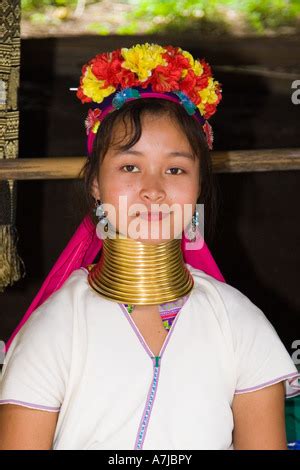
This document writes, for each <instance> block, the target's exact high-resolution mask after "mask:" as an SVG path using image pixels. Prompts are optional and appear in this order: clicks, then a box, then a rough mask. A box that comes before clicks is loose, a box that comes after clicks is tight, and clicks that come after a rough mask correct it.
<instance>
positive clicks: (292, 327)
mask: <svg viewBox="0 0 300 470" xmlns="http://www.w3.org/2000/svg"><path fill="white" fill-rule="evenodd" d="M149 40H150V41H151V42H159V43H160V44H163V45H166V44H172V45H178V39H177V38H174V37H171V36H170V37H159V38H156V37H155V36H152V37H149V36H144V37H142V36H139V37H138V38H136V37H129V36H126V37H120V36H115V37H113V36H111V37H99V36H95V37H93V36H87V37H82V36H80V37H69V38H46V39H23V40H22V45H21V87H20V96H19V104H20V112H21V114H20V152H19V153H20V158H34V157H39V158H41V157H62V156H64V157H67V156H83V155H85V145H86V140H85V129H84V119H85V117H86V114H87V109H88V105H86V106H83V105H82V104H81V103H80V102H79V100H78V99H77V98H76V96H75V92H72V91H69V88H70V87H77V86H78V82H79V76H80V74H81V66H82V65H83V64H84V63H86V62H87V61H88V60H89V59H90V58H91V57H93V56H94V55H95V54H96V53H99V52H103V51H106V50H113V49H115V48H116V47H121V46H124V47H128V46H131V45H133V44H135V43H137V42H139V43H142V42H145V41H149ZM179 42H180V44H179V45H180V46H181V47H182V48H183V49H186V50H189V51H190V52H191V53H192V54H193V56H194V57H200V58H201V57H204V58H205V59H206V60H207V61H208V62H209V63H210V64H211V66H212V69H213V75H214V77H215V78H216V79H218V80H219V81H220V82H221V83H222V85H223V100H222V102H221V103H220V105H219V107H218V111H217V113H216V115H215V116H213V118H212V119H211V121H210V122H211V124H212V126H213V129H214V133H215V145H214V149H215V150H236V149H247V150H249V149H263V148H286V147H295V148H299V147H300V132H299V113H300V106H296V105H293V104H292V102H291V94H292V90H291V84H292V81H293V80H296V79H300V65H299V64H300V61H299V59H300V57H299V45H300V40H299V37H297V36H286V37H285V36H281V37H276V38H272V37H271V38H262V39H259V38H240V39H239V38H233V39H230V38H226V39H225V38H224V40H221V39H216V40H212V39H209V40H205V39H204V38H197V37H196V36H195V35H194V36H193V38H189V37H185V36H183V37H182V38H181V39H180V41H179ZM217 180H218V185H219V189H220V190H219V211H218V220H217V228H216V233H215V237H214V239H213V240H210V241H208V245H209V247H210V250H211V252H212V254H213V256H214V258H215V260H216V262H217V264H218V266H219V268H220V270H221V272H222V274H223V275H224V277H225V279H226V281H227V282H228V283H229V284H231V285H233V286H234V287H236V288H237V289H239V290H241V291H242V292H243V293H244V294H246V295H247V296H248V297H249V298H250V299H251V300H252V302H254V303H255V304H256V305H257V306H258V307H259V308H261V309H262V310H263V312H264V313H265V315H266V316H267V317H268V318H269V319H270V321H271V322H272V324H273V325H274V327H275V328H276V330H277V332H278V334H279V336H280V337H281V339H282V341H283V342H284V344H285V346H286V348H287V349H288V351H289V353H290V354H292V353H293V349H292V342H293V341H294V340H295V339H299V338H300V317H299V311H300V296H299V265H300V248H299V239H300V224H299V216H298V214H299V185H300V172H298V171H282V172H253V173H239V174H238V173H235V174H218V175H217ZM81 191H82V182H81V181H77V180H48V181H19V182H18V201H17V230H18V234H19V242H18V251H19V254H20V256H21V258H22V259H23V260H24V263H25V266H26V276H25V278H23V279H21V280H20V281H18V282H17V283H16V284H14V285H13V286H11V287H7V288H6V290H5V292H4V293H3V294H0V309H1V313H0V339H2V340H4V341H7V340H8V338H9V337H10V335H11V334H12V332H13V330H14V328H15V327H16V326H17V324H18V323H19V321H20V319H21V318H22V316H23V315H24V314H25V312H26V310H27V308H28V307H29V305H30V303H31V302H32V300H33V298H34V296H35V295H36V293H37V291H38V289H39V288H40V286H41V284H42V282H43V280H44V279H45V277H46V276H47V274H48V272H49V271H50V269H51V267H52V266H53V264H54V262H55V261H56V259H57V257H58V256H59V254H60V253H61V251H62V249H63V248H64V247H65V245H66V243H67V242H68V240H69V239H70V237H71V236H72V234H73V232H74V231H75V229H76V227H77V226H78V225H79V223H80V222H81V219H82V217H83V216H84V208H83V206H82V204H81V199H82V196H81V194H82V193H81ZM241 313H242V312H241Z"/></svg>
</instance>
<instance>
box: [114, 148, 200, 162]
mask: <svg viewBox="0 0 300 470" xmlns="http://www.w3.org/2000/svg"><path fill="white" fill-rule="evenodd" d="M128 153H129V154H130V155H144V154H143V152H139V151H138V150H130V149H128V150H122V149H119V150H118V151H117V152H116V153H115V154H114V157H118V156H121V155H125V154H128ZM168 156H169V157H186V158H189V159H190V160H195V157H194V155H193V154H191V153H190V152H183V151H180V152H178V151H174V152H169V153H168Z"/></svg>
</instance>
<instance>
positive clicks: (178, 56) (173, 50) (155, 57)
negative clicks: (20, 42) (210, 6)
mask: <svg viewBox="0 0 300 470" xmlns="http://www.w3.org/2000/svg"><path fill="white" fill-rule="evenodd" d="M221 92H222V90H221V84H220V83H219V82H218V81H216V80H215V79H214V78H213V77H212V74H211V67H210V65H209V64H208V63H207V62H206V61H205V60H204V59H201V60H200V59H194V58H193V56H192V55H191V54H190V53H189V52H187V51H184V50H182V49H181V48H180V47H173V46H166V47H162V46H160V45H158V44H149V43H145V44H136V45H135V46H132V47H131V48H129V49H128V48H125V47H123V48H121V49H116V50H115V51H112V52H104V53H102V54H97V55H96V56H95V57H94V58H93V59H91V60H90V61H89V62H88V63H87V64H85V65H84V66H83V67H82V76H81V77H80V86H79V88H78V89H77V93H76V94H77V97H78V98H79V99H80V100H81V102H82V103H93V108H92V109H89V111H88V116H87V118H86V120H85V126H86V132H87V136H88V152H89V153H91V151H92V147H93V141H94V138H95V135H96V133H97V130H98V128H99V125H100V123H101V121H102V120H103V119H104V117H105V116H106V115H107V114H108V113H109V112H112V111H114V110H115V109H120V108H121V107H122V106H123V104H124V103H125V102H126V101H129V100H132V99H138V98H148V97H151V98H164V99H167V100H169V101H174V102H177V103H180V104H181V105H182V106H183V107H184V108H185V110H186V111H187V113H188V114H189V115H192V116H193V117H194V118H195V119H197V121H198V122H199V123H200V124H201V125H202V128H203V130H204V132H205V135H206V139H207V143H208V147H209V148H210V149H212V143H213V132H212V128H211V126H210V124H209V123H208V119H209V118H210V117H211V116H212V115H213V114H214V113H215V112H216V107H217V105H218V103H219V102H220V100H221V98H222V95H221Z"/></svg>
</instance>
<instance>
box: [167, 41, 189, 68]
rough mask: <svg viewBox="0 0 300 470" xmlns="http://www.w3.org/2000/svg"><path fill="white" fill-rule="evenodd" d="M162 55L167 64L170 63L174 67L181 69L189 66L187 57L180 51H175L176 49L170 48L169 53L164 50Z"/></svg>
mask: <svg viewBox="0 0 300 470" xmlns="http://www.w3.org/2000/svg"><path fill="white" fill-rule="evenodd" d="M169 47H171V46H169ZM162 56H163V58H164V59H165V60H166V61H167V63H168V64H172V66H173V67H174V68H176V69H180V70H182V69H188V68H190V62H189V60H188V58H187V57H184V55H182V53H181V52H179V53H177V52H176V50H172V51H171V50H170V52H169V53H168V52H165V53H164V54H163V55H162Z"/></svg>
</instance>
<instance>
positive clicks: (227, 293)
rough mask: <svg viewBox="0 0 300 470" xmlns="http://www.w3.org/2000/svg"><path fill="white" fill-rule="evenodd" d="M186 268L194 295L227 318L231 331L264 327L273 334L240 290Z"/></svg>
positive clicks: (264, 317)
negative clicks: (190, 276)
mask: <svg viewBox="0 0 300 470" xmlns="http://www.w3.org/2000/svg"><path fill="white" fill-rule="evenodd" d="M187 267H188V269H189V270H190V272H191V274H192V276H193V278H194V282H195V292H196V295H197V293H198V295H202V296H203V295H204V296H205V297H206V299H207V300H208V302H209V303H210V305H211V307H212V308H213V310H214V312H215V314H216V315H218V316H220V315H225V316H226V317H227V319H228V321H229V323H230V325H231V328H232V329H236V327H240V328H242V329H243V330H244V329H246V328H251V329H255V328H259V327H260V326H264V327H266V328H268V329H270V330H272V332H273V333H275V329H274V328H273V326H272V324H271V323H270V322H269V320H268V319H267V317H266V316H265V314H264V313H263V311H262V310H261V309H260V308H259V307H258V306H257V305H256V304H255V303H254V302H252V301H251V300H250V299H249V297H247V296H246V295H245V294H243V293H242V292H241V291H240V290H238V289H237V288H235V287H234V286H232V285H230V284H228V283H226V282H222V281H219V280H217V279H215V278H214V277H212V276H210V275H209V274H206V273H205V272H204V271H201V270H199V269H196V268H194V267H192V266H190V265H187Z"/></svg>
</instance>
